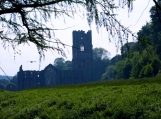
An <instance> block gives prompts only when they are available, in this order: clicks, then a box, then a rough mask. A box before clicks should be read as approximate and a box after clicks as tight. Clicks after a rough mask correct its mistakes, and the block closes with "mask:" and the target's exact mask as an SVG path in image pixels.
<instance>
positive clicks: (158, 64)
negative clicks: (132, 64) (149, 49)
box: [151, 57, 161, 76]
mask: <svg viewBox="0 0 161 119" xmlns="http://www.w3.org/2000/svg"><path fill="white" fill-rule="evenodd" d="M151 65H152V68H153V75H154V76H156V75H157V74H158V72H159V70H160V67H161V61H160V60H159V59H158V58H157V57H155V58H154V59H153V61H152V64H151Z"/></svg>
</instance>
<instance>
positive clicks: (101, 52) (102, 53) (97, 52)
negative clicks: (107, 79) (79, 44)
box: [93, 48, 110, 60]
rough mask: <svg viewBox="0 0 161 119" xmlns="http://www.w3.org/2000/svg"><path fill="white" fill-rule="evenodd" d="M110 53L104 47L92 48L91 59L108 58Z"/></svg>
mask: <svg viewBox="0 0 161 119" xmlns="http://www.w3.org/2000/svg"><path fill="white" fill-rule="evenodd" d="M109 56H110V53H109V52H108V51H107V50H105V49H104V48H94V49H93V59H94V60H103V59H109Z"/></svg>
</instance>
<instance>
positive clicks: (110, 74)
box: [101, 65, 114, 80]
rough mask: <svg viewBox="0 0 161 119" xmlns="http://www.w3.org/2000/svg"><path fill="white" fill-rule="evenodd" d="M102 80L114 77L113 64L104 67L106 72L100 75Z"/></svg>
mask: <svg viewBox="0 0 161 119" xmlns="http://www.w3.org/2000/svg"><path fill="white" fill-rule="evenodd" d="M101 79H102V80H110V79H114V66H113V65H110V66H108V67H107V68H106V72H105V73H104V74H103V75H102V77H101Z"/></svg>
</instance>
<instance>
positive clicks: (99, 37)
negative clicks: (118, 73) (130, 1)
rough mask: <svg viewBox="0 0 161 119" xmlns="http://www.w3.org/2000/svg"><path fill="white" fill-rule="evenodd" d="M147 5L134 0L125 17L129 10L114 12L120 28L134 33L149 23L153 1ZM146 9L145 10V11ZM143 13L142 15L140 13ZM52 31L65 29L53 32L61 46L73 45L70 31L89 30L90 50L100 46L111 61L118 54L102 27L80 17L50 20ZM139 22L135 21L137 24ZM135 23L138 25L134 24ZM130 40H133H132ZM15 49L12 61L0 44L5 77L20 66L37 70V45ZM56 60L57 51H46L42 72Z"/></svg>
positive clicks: (69, 53)
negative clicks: (123, 27)
mask: <svg viewBox="0 0 161 119" xmlns="http://www.w3.org/2000/svg"><path fill="white" fill-rule="evenodd" d="M147 5H148V1H147V0H136V1H135V2H134V9H133V11H132V12H131V13H129V14H128V10H127V9H126V8H125V9H119V10H118V11H117V14H118V16H117V18H118V19H119V21H121V23H122V24H123V25H125V26H126V27H129V28H130V30H131V31H133V32H134V33H137V32H138V31H139V30H140V29H141V27H142V26H143V25H145V24H146V22H149V21H150V17H149V15H150V14H149V10H150V8H151V6H153V5H154V3H153V1H152V0H150V3H149V5H148V6H147ZM146 7H147V8H146ZM145 8H146V10H145V11H144V9H145ZM143 11H144V13H143V14H142V12H143ZM141 14H142V16H141V18H140V20H139V21H138V19H139V17H140V15H141ZM52 21H53V24H54V28H56V29H64V28H68V27H70V28H68V29H66V30H58V31H55V37H56V38H59V39H60V40H61V41H62V42H63V43H65V44H68V45H70V46H72V31H73V30H84V31H86V32H87V31H88V30H92V43H93V48H95V47H103V48H105V49H106V50H107V51H109V52H110V53H111V55H110V57H111V58H112V57H113V56H115V55H116V54H118V53H120V52H117V50H116V47H115V44H114V43H109V41H108V35H107V32H106V30H105V29H104V28H100V30H99V33H98V32H97V30H96V26H95V25H94V24H92V26H91V27H89V26H88V24H87V20H86V18H81V17H80V16H75V19H70V18H66V19H65V21H64V19H63V18H59V19H57V20H55V19H53V20H52ZM137 21H138V22H137ZM136 22H137V24H136ZM131 41H132V40H131ZM18 49H20V50H21V55H16V57H15V60H14V53H13V50H12V49H6V50H5V49H4V48H3V46H2V45H0V57H1V58H0V67H2V68H3V70H4V71H5V72H6V74H7V75H9V76H13V75H15V74H16V73H17V72H18V70H19V67H20V65H22V68H23V70H39V54H38V52H37V48H36V46H34V45H33V44H32V43H31V44H30V46H29V45H20V46H19V47H18ZM64 50H65V52H66V55H67V58H65V60H72V49H71V47H66V48H65V49H64ZM57 57H61V55H58V54H57V52H51V51H48V52H45V60H43V61H42V62H41V69H40V70H42V69H44V68H45V67H46V66H47V65H48V64H50V63H51V64H53V62H54V59H55V58H57ZM28 61H36V63H30V62H28ZM0 75H4V73H3V72H2V71H1V70H0Z"/></svg>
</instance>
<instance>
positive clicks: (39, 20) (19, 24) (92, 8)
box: [0, 0, 133, 58]
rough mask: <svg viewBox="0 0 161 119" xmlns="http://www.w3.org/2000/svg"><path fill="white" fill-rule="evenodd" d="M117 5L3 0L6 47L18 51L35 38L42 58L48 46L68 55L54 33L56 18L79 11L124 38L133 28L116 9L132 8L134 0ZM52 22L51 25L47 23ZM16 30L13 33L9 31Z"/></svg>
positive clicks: (0, 13) (91, 0) (90, 0)
mask: <svg viewBox="0 0 161 119" xmlns="http://www.w3.org/2000/svg"><path fill="white" fill-rule="evenodd" d="M119 3H120V4H119V5H118V6H116V5H115V2H114V1H112V0H108V1H106V0H102V1H98V0H85V1H82V0H76V1H75V0H60V1H55V0H23V1H21V0H7V1H3V0H2V1H0V26H1V27H0V29H1V31H0V39H1V40H2V41H3V42H2V43H3V45H4V47H8V45H9V46H11V47H12V48H13V50H14V51H15V53H18V54H19V53H20V52H21V51H19V50H17V46H18V45H19V44H28V43H29V42H32V43H33V44H35V45H36V47H37V49H38V53H39V54H40V58H41V57H42V56H44V51H46V50H48V49H52V50H56V51H58V53H61V54H62V55H63V56H64V55H65V54H64V52H63V48H62V47H60V45H62V46H63V47H65V44H64V43H62V42H61V41H60V40H59V39H57V38H53V37H54V30H59V28H58V29H54V28H53V26H54V24H53V22H52V21H53V19H54V18H55V19H58V18H60V17H61V18H64V19H65V18H66V17H70V18H74V16H75V14H80V15H82V16H84V14H86V16H87V22H88V24H89V25H91V24H92V22H94V21H95V24H96V26H97V27H96V28H97V30H99V27H102V26H103V27H105V28H106V29H107V33H108V34H109V35H110V36H111V37H112V38H114V39H118V38H119V42H122V41H123V40H124V39H125V38H128V34H131V35H132V36H133V34H132V32H131V31H130V30H129V29H127V28H125V27H124V26H122V25H121V23H120V22H119V21H118V20H117V19H116V18H115V13H114V12H115V10H116V9H117V8H119V7H120V8H121V7H124V6H126V5H127V6H128V9H129V11H131V10H132V5H133V4H132V3H133V0H119ZM47 24H48V25H47ZM8 34H12V35H8Z"/></svg>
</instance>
